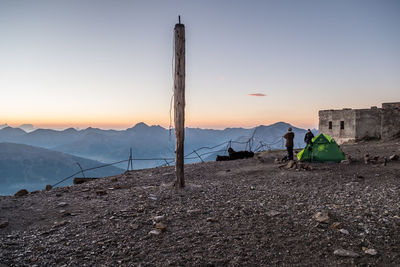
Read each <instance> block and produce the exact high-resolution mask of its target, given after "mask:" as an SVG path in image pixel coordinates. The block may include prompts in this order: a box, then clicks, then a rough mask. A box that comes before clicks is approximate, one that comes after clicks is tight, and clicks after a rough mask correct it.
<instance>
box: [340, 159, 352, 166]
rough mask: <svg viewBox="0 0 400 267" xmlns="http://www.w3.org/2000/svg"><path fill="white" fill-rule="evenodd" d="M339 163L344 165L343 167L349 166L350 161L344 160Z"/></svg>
mask: <svg viewBox="0 0 400 267" xmlns="http://www.w3.org/2000/svg"><path fill="white" fill-rule="evenodd" d="M340 163H341V164H345V165H349V164H350V160H349V159H344V160H342V161H341V162H340Z"/></svg>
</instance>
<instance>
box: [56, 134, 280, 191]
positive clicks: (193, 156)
mask: <svg viewBox="0 0 400 267" xmlns="http://www.w3.org/2000/svg"><path fill="white" fill-rule="evenodd" d="M254 134H255V131H254V132H253V135H252V136H251V137H250V138H249V139H248V140H247V141H232V140H230V141H225V142H223V143H221V144H218V145H215V146H203V147H200V148H197V149H195V150H193V151H192V152H190V153H188V154H186V155H185V156H184V159H185V160H200V161H201V162H205V159H204V157H205V156H208V155H212V154H217V153H223V154H224V155H226V154H227V152H228V149H229V148H230V147H232V145H234V144H236V145H244V149H245V150H250V151H253V152H260V151H263V150H265V149H272V148H273V147H274V146H276V145H277V144H279V143H280V142H283V138H282V137H281V138H279V139H277V140H276V141H273V142H272V143H265V142H264V141H263V140H256V138H255V137H254ZM257 141H258V142H257ZM282 144H283V143H282ZM282 147H283V145H282ZM217 148H218V149H217ZM275 148H276V147H275ZM215 149H217V150H215ZM204 150H207V152H203V151H204ZM210 150H211V151H210ZM134 161H162V162H164V163H163V164H161V165H157V166H154V167H164V166H171V165H173V164H174V162H175V158H169V157H158V158H134V157H132V150H130V155H129V159H127V160H120V161H116V162H112V163H108V164H102V165H99V166H96V167H91V168H86V169H83V168H82V167H81V165H80V164H79V163H78V165H79V167H80V170H79V171H77V172H76V173H74V174H71V175H69V176H67V177H65V178H63V179H61V180H60V181H58V182H57V183H55V184H53V185H52V187H55V186H57V185H59V184H61V183H63V182H65V181H67V180H68V179H71V178H73V177H74V176H76V175H78V174H82V175H83V176H85V175H84V172H88V171H91V170H96V169H100V168H105V167H109V166H113V165H117V164H121V163H126V162H127V163H128V168H127V171H128V170H129V169H130V167H131V169H133V162H134Z"/></svg>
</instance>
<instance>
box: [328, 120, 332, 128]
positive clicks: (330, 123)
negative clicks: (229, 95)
mask: <svg viewBox="0 0 400 267" xmlns="http://www.w3.org/2000/svg"><path fill="white" fill-rule="evenodd" d="M329 130H332V122H331V121H330V122H329Z"/></svg>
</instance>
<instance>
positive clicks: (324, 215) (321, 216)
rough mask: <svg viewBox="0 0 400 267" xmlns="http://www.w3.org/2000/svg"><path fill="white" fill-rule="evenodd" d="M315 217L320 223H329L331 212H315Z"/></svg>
mask: <svg viewBox="0 0 400 267" xmlns="http://www.w3.org/2000/svg"><path fill="white" fill-rule="evenodd" d="M313 219H314V220H316V221H317V222H319V223H328V222H329V214H328V212H326V211H323V212H317V213H315V214H314V216H313Z"/></svg>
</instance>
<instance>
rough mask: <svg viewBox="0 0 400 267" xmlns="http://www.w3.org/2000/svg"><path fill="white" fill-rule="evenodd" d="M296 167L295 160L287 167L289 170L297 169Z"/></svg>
mask: <svg viewBox="0 0 400 267" xmlns="http://www.w3.org/2000/svg"><path fill="white" fill-rule="evenodd" d="M295 167H296V162H295V161H294V160H290V161H289V162H288V164H287V165H286V168H287V169H291V168H295Z"/></svg>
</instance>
